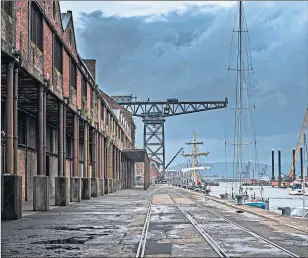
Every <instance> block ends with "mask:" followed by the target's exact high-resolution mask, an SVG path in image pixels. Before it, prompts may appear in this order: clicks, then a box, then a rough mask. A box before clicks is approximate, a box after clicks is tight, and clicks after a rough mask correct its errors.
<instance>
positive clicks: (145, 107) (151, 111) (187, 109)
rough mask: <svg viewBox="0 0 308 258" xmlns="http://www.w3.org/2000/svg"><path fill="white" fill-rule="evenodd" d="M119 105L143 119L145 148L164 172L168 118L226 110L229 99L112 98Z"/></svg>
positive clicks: (120, 96) (119, 96)
mask: <svg viewBox="0 0 308 258" xmlns="http://www.w3.org/2000/svg"><path fill="white" fill-rule="evenodd" d="M111 98H112V99H113V100H114V101H116V102H117V103H118V104H119V105H121V106H122V107H124V108H125V109H126V110H128V111H129V112H131V114H132V115H133V116H136V117H141V118H142V121H143V123H144V135H143V136H144V138H143V147H144V148H145V149H146V150H147V151H148V154H149V157H150V158H151V159H152V160H153V161H155V162H156V164H157V165H158V166H159V168H160V170H161V171H162V172H163V171H164V168H165V129H164V124H165V121H166V118H167V117H171V116H178V115H184V114H191V113H197V112H203V111H208V110H214V109H221V108H226V107H227V105H228V98H225V100H223V101H179V100H178V99H177V98H169V99H167V100H163V101H150V99H149V98H148V100H147V101H137V100H136V97H133V96H132V94H129V95H117V96H115V95H114V96H111Z"/></svg>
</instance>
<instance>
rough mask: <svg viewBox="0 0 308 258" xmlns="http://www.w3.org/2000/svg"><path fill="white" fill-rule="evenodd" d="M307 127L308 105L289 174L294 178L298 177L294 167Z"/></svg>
mask: <svg viewBox="0 0 308 258" xmlns="http://www.w3.org/2000/svg"><path fill="white" fill-rule="evenodd" d="M307 127H308V107H307V109H306V113H305V116H304V122H303V125H302V129H301V131H300V133H299V137H298V140H297V145H296V148H295V149H294V153H293V160H292V163H291V167H290V170H289V173H288V174H287V177H289V178H293V179H294V180H295V179H296V178H295V174H294V169H295V164H296V159H297V154H298V152H299V149H300V146H301V144H302V141H303V139H304V134H305V131H306V129H307Z"/></svg>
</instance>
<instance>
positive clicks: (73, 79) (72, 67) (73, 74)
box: [70, 58, 77, 90]
mask: <svg viewBox="0 0 308 258" xmlns="http://www.w3.org/2000/svg"><path fill="white" fill-rule="evenodd" d="M73 71H74V72H73ZM70 87H72V88H74V89H75V90H77V65H76V63H75V61H74V59H73V58H71V61H70Z"/></svg>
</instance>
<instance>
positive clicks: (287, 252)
mask: <svg viewBox="0 0 308 258" xmlns="http://www.w3.org/2000/svg"><path fill="white" fill-rule="evenodd" d="M178 194H180V195H182V196H184V197H185V195H183V194H181V193H178ZM193 202H194V203H195V204H196V205H197V206H198V207H202V206H203V207H204V206H205V205H200V204H198V203H196V202H195V201H193ZM206 212H208V213H212V214H213V215H215V216H217V217H219V218H221V219H223V220H225V221H226V222H228V223H230V224H232V225H234V226H236V227H238V228H240V229H242V230H243V231H244V232H246V233H248V234H250V235H251V236H253V237H255V238H257V239H259V240H261V241H264V242H265V243H268V244H270V245H272V246H274V247H276V248H277V249H279V250H280V251H282V252H284V253H285V254H287V255H288V256H289V257H297V258H299V257H300V256H298V255H297V254H295V253H292V252H291V251H289V250H287V249H285V248H284V247H282V246H280V245H277V244H275V243H274V242H272V241H270V240H268V239H266V238H264V237H262V236H260V235H259V234H257V233H255V232H253V231H251V230H250V229H248V228H245V227H243V226H241V225H239V224H237V223H235V222H233V221H231V220H229V219H227V218H226V217H224V216H222V215H221V214H219V213H217V212H215V211H212V210H208V209H207V210H206Z"/></svg>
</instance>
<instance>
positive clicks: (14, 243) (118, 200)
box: [1, 185, 308, 257]
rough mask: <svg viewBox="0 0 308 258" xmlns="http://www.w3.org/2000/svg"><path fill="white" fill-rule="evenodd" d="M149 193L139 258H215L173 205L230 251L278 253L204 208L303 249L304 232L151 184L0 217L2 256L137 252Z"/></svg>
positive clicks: (292, 247)
mask: <svg viewBox="0 0 308 258" xmlns="http://www.w3.org/2000/svg"><path fill="white" fill-rule="evenodd" d="M151 197H152V214H151V220H150V224H149V230H148V234H147V242H146V248H145V257H218V256H217V254H216V253H215V252H214V250H213V249H212V247H211V246H210V245H209V244H208V243H207V241H206V240H205V239H204V238H203V237H202V236H201V234H200V233H199V232H198V231H197V230H196V228H195V227H194V226H193V225H192V224H191V223H190V221H188V220H187V218H186V217H185V216H184V215H183V214H182V213H181V211H180V210H179V209H178V208H177V206H176V204H177V205H180V206H181V207H182V209H184V210H185V211H186V212H188V214H190V215H191V216H192V217H193V218H194V219H195V220H196V221H197V222H198V223H199V224H200V225H201V226H202V228H204V230H205V231H208V233H209V234H210V235H211V236H212V237H213V238H215V240H216V241H217V242H218V243H219V244H220V245H221V247H222V248H223V249H225V250H226V251H227V252H228V253H230V255H231V256H234V255H235V256H237V255H241V256H249V257H255V256H263V257H264V254H265V253H266V256H267V257H272V256H276V257H277V256H279V257H280V255H281V253H279V252H277V250H276V251H275V250H274V249H272V250H271V247H270V246H268V245H266V244H264V245H262V244H261V243H260V242H258V241H255V240H254V239H252V237H251V236H249V235H247V234H244V233H243V232H241V230H239V229H236V228H234V227H232V226H230V225H227V223H225V222H223V221H222V220H221V219H219V218H216V217H215V216H213V215H211V214H210V213H207V210H208V209H211V210H213V211H215V212H217V213H219V214H221V215H223V216H225V217H227V218H228V219H230V220H232V221H234V222H236V223H238V224H241V225H243V226H245V227H247V228H249V229H251V230H253V231H254V232H256V233H258V234H260V235H262V236H264V237H266V238H269V239H270V240H271V241H274V242H276V243H277V244H279V245H282V246H284V247H286V248H287V249H289V250H290V251H292V252H295V253H297V254H298V255H299V256H301V257H305V256H307V254H308V252H307V250H308V236H307V235H305V234H303V232H297V231H296V230H292V229H290V228H286V227H284V226H282V225H279V223H277V222H273V221H268V220H266V219H265V218H263V217H259V216H255V215H252V214H250V213H246V212H244V213H237V212H236V209H235V208H232V207H229V206H226V205H224V204H220V203H217V202H214V201H212V200H207V199H206V198H204V196H203V195H202V194H196V193H193V192H190V191H188V190H184V189H179V188H175V187H170V186H167V185H156V186H152V187H150V188H149V189H148V190H147V191H144V190H142V189H140V188H139V189H138V188H136V189H127V190H121V191H118V192H115V193H112V194H108V195H104V196H100V197H97V198H92V199H91V200H87V201H82V202H80V203H70V205H69V206H66V207H54V208H53V209H52V210H50V211H48V212H38V213H35V214H32V215H29V216H26V217H23V218H22V219H21V220H17V221H3V222H2V233H1V234H2V236H1V238H2V239H1V240H2V247H1V254H2V256H3V257H16V256H17V257H18V256H20V257H55V256H58V257H135V256H136V252H137V248H138V244H139V241H140V237H141V234H142V229H143V225H144V222H145V218H146V214H147V209H148V205H149V203H150V200H151ZM240 239H242V240H243V239H244V240H245V241H246V244H242V243H241V241H240ZM261 251H262V252H261ZM268 254H270V255H268Z"/></svg>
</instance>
